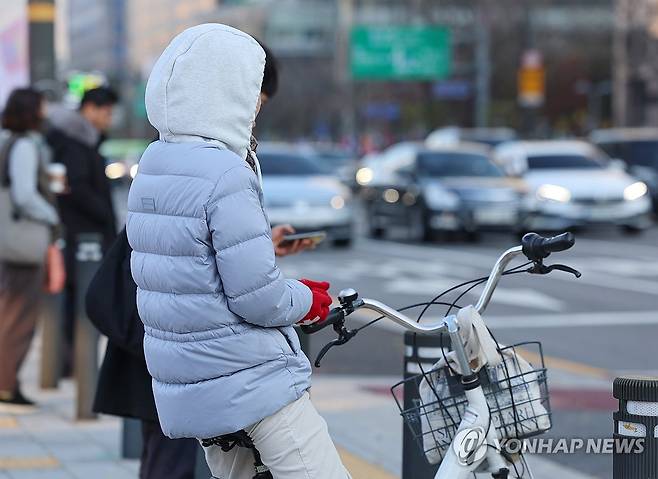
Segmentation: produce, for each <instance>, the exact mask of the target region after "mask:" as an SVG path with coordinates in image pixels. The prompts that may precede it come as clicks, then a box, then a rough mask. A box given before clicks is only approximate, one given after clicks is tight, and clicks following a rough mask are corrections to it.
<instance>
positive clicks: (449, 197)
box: [423, 185, 459, 210]
mask: <svg viewBox="0 0 658 479" xmlns="http://www.w3.org/2000/svg"><path fill="white" fill-rule="evenodd" d="M423 193H424V197H425V202H426V203H427V206H429V207H430V208H431V209H434V210H454V209H456V208H457V206H458V205H459V197H458V196H457V195H456V194H454V193H453V192H451V191H448V190H446V189H445V188H441V187H440V186H439V185H427V186H426V187H425V188H424V189H423Z"/></svg>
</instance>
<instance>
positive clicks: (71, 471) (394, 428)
mask: <svg viewBox="0 0 658 479" xmlns="http://www.w3.org/2000/svg"><path fill="white" fill-rule="evenodd" d="M39 350H40V349H39V345H38V340H37V341H35V345H34V347H33V348H32V351H31V353H30V356H29V358H28V361H27V364H26V367H25V368H24V371H23V375H22V381H23V384H24V387H25V389H26V393H28V394H29V395H30V397H34V398H35V399H37V400H38V402H39V404H40V405H41V409H40V410H39V411H38V412H36V413H34V414H30V415H22V416H7V415H0V479H46V478H47V479H72V478H76V479H83V478H84V479H88V478H91V477H93V478H94V479H135V478H137V471H138V467H139V464H138V461H136V460H124V459H121V458H120V449H121V448H120V437H121V421H120V420H119V419H117V418H111V417H101V418H100V419H99V420H97V421H74V420H73V416H74V394H75V389H74V385H73V383H72V382H71V381H63V382H62V384H61V386H60V388H59V389H58V390H55V391H41V390H39V389H37V388H36V384H37V383H38V381H37V378H38V377H37V374H38V371H37V364H38V361H37V359H38V358H37V353H38V351H39ZM581 379H582V378H581ZM578 380H579V378H568V377H565V378H563V380H562V381H560V382H561V383H563V384H564V385H565V386H566V385H568V384H570V383H572V382H574V381H578ZM394 382H396V378H392V377H391V378H389V377H377V378H372V377H354V376H323V375H317V376H316V377H315V378H314V383H313V384H314V385H313V389H312V399H313V402H314V403H315V405H316V406H317V408H318V409H319V410H320V412H321V413H322V415H323V416H324V417H325V418H326V420H327V422H328V423H329V427H330V429H331V433H332V435H333V437H334V438H335V440H336V442H337V444H338V445H339V447H340V450H341V455H342V457H343V460H344V461H345V464H346V465H347V467H348V468H349V470H350V471H351V473H352V475H353V477H354V478H355V479H394V478H398V477H400V470H401V450H402V424H401V421H400V416H399V414H398V411H397V407H396V405H395V402H394V401H393V398H392V397H391V396H390V394H385V391H386V389H387V388H388V387H390V385H392V384H393V383H394ZM590 383H591V384H589V386H590V387H592V388H595V387H603V385H604V382H603V381H600V382H595V381H594V382H593V381H591V380H590ZM581 385H582V383H581ZM529 462H530V463H531V465H532V467H533V473H534V475H535V477H537V478H542V477H560V478H561V479H588V476H586V475H583V474H580V473H577V472H574V471H573V470H569V469H567V468H564V467H561V466H559V465H558V464H556V463H554V462H551V461H547V460H545V459H542V458H539V457H537V456H534V457H531V458H529Z"/></svg>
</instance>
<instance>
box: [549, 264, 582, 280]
mask: <svg viewBox="0 0 658 479" xmlns="http://www.w3.org/2000/svg"><path fill="white" fill-rule="evenodd" d="M547 270H548V271H547V273H550V272H551V271H554V270H557V271H564V272H565V273H570V274H573V275H574V276H575V277H576V278H580V277H581V276H582V273H581V272H580V271H578V270H577V269H574V268H572V267H571V266H567V265H564V264H552V265H550V266H548V267H547Z"/></svg>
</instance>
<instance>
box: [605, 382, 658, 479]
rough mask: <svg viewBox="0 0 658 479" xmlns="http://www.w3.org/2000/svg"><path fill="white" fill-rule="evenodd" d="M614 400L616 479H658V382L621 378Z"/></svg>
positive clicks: (614, 475)
mask: <svg viewBox="0 0 658 479" xmlns="http://www.w3.org/2000/svg"><path fill="white" fill-rule="evenodd" d="M613 396H614V397H615V398H616V399H619V410H618V411H617V412H615V413H613V419H614V423H615V432H614V442H615V447H614V449H613V459H612V463H613V466H612V469H613V477H614V479H658V378H644V377H632V376H629V377H619V378H617V379H615V381H614V385H613ZM638 441H639V442H638Z"/></svg>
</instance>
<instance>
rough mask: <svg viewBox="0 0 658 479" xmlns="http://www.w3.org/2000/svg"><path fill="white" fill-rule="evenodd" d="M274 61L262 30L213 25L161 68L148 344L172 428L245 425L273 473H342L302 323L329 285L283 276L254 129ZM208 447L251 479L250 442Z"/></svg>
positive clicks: (238, 475) (151, 111)
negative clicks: (313, 381)
mask: <svg viewBox="0 0 658 479" xmlns="http://www.w3.org/2000/svg"><path fill="white" fill-rule="evenodd" d="M264 65H265V52H264V51H263V49H262V48H261V46H260V45H259V44H258V43H257V42H256V41H255V40H254V39H253V38H251V37H250V36H248V35H247V34H245V33H243V32H241V31H239V30H236V29H234V28H231V27H228V26H225V25H219V24H206V25H199V26H197V27H193V28H190V29H188V30H186V31H184V32H183V33H181V34H180V35H178V36H177V37H176V38H175V39H174V40H173V41H172V42H171V43H170V45H169V46H168V47H167V48H166V49H165V51H164V53H163V54H162V55H161V57H160V58H159V60H158V61H157V62H156V64H155V66H154V68H153V71H152V72H151V75H150V77H149V80H148V84H147V88H146V108H147V113H148V117H149V121H150V122H151V124H152V125H153V126H154V127H156V129H158V131H159V133H160V140H159V141H157V142H155V143H152V144H151V145H150V146H149V147H148V148H147V150H146V152H145V153H144V155H143V156H142V158H141V160H140V168H139V172H138V174H137V176H136V178H135V180H134V182H133V184H132V186H131V189H130V194H129V198H128V217H127V218H128V221H127V234H128V239H129V242H130V246H131V247H132V248H133V253H132V255H131V270H132V275H133V278H134V280H135V282H136V283H137V286H138V292H137V304H138V310H139V314H140V317H141V319H142V321H143V322H144V327H145V337H144V353H145V356H146V361H147V364H148V368H149V372H150V374H151V376H152V377H153V392H154V396H155V402H156V405H157V409H158V416H159V419H160V425H161V426H162V430H163V432H164V433H165V434H166V435H167V436H169V437H173V438H175V437H193V438H197V439H200V440H201V439H211V438H216V437H218V436H223V435H227V434H232V433H241V432H243V433H246V434H247V435H248V436H249V437H250V440H252V441H253V443H254V445H255V447H256V448H257V449H258V451H259V452H260V457H261V458H262V461H263V463H264V464H265V465H266V466H268V467H269V469H270V471H271V473H272V475H273V476H274V477H275V478H284V477H285V478H286V479H297V478H305V479H315V478H323V479H334V478H340V479H344V478H348V477H349V474H348V472H347V471H346V469H345V467H344V466H343V464H342V463H341V460H340V457H339V456H338V453H337V451H336V448H335V446H334V444H333V442H332V441H331V438H330V437H329V434H328V430H327V426H326V423H325V422H324V420H323V419H322V418H321V417H320V415H319V414H318V413H317V411H316V410H315V408H314V406H313V405H312V404H311V402H310V399H309V396H308V388H309V387H310V373H311V368H310V363H309V361H308V359H307V358H306V356H305V355H304V353H303V352H302V351H301V348H300V345H299V340H298V338H297V334H296V333H295V331H294V329H293V328H292V325H294V324H295V323H298V322H305V323H308V322H317V321H323V320H325V319H326V317H327V315H328V312H329V305H330V303H331V298H330V297H329V295H328V292H327V290H328V288H329V284H328V283H324V282H315V281H310V280H301V281H297V280H291V279H286V278H284V277H283V274H282V273H281V271H280V270H279V269H278V267H277V265H276V262H275V247H274V244H273V241H272V236H273V233H272V231H271V229H270V225H269V222H268V220H267V217H266V215H265V212H264V209H263V196H262V188H261V185H260V181H259V180H260V168H259V165H258V160H257V157H256V155H255V154H254V153H253V151H252V150H253V146H254V145H255V142H254V141H252V135H251V133H252V128H253V126H254V122H255V118H256V115H257V114H258V111H259V109H260V105H261V98H260V89H261V82H262V79H263V70H264ZM205 451H206V459H207V461H208V465H209V466H210V469H211V472H212V474H213V475H214V476H215V477H222V478H231V479H242V478H249V479H251V478H252V477H253V476H254V465H253V464H254V460H253V456H252V451H251V450H248V449H246V448H241V447H237V448H233V449H231V450H230V451H228V452H224V451H223V450H222V449H221V448H219V447H217V446H210V447H207V448H206V450H205ZM301 458H303V460H302V459H301ZM284 471H285V472H284Z"/></svg>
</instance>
